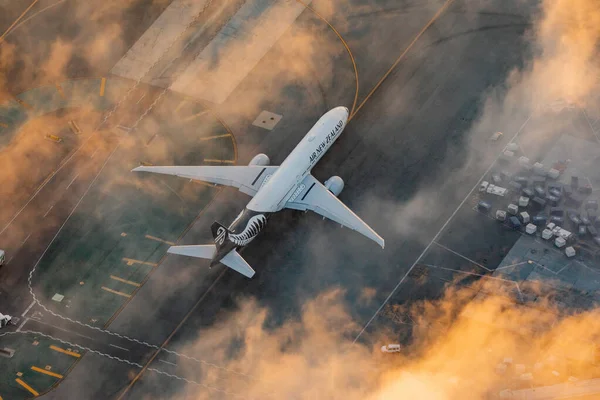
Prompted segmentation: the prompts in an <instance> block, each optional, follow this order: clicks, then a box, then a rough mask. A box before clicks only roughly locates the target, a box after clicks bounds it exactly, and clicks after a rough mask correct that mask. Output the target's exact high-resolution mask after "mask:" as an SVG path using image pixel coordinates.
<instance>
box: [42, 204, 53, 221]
mask: <svg viewBox="0 0 600 400" xmlns="http://www.w3.org/2000/svg"><path fill="white" fill-rule="evenodd" d="M52 207H54V205H51V206H50V208H49V209H48V211H46V214H44V216H43V218H46V215H48V213H49V212H50V210H52Z"/></svg>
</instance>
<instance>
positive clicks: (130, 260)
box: [123, 258, 157, 267]
mask: <svg viewBox="0 0 600 400" xmlns="http://www.w3.org/2000/svg"><path fill="white" fill-rule="evenodd" d="M123 261H125V262H126V263H127V265H133V264H144V265H150V266H152V267H156V265H157V264H155V263H151V262H147V261H140V260H134V259H133V258H123Z"/></svg>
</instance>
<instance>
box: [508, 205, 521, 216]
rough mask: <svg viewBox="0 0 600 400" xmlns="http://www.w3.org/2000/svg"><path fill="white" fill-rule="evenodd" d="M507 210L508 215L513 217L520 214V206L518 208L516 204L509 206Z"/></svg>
mask: <svg viewBox="0 0 600 400" xmlns="http://www.w3.org/2000/svg"><path fill="white" fill-rule="evenodd" d="M507 209H508V213H509V214H512V215H517V213H518V212H519V206H517V205H516V204H509V205H508V207H507Z"/></svg>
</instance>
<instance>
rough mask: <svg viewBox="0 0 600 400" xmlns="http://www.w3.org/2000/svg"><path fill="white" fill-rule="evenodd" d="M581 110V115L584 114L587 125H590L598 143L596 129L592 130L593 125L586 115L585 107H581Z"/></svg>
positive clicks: (599, 140)
mask: <svg viewBox="0 0 600 400" xmlns="http://www.w3.org/2000/svg"><path fill="white" fill-rule="evenodd" d="M581 111H582V112H583V115H584V116H585V120H586V121H587V123H588V125H589V126H590V129H591V130H592V133H593V134H594V136H595V137H596V140H597V141H598V143H600V138H599V137H598V135H597V134H596V131H595V130H594V127H593V126H592V123H591V122H590V119H589V118H588V115H587V112H586V111H585V108H582V109H581Z"/></svg>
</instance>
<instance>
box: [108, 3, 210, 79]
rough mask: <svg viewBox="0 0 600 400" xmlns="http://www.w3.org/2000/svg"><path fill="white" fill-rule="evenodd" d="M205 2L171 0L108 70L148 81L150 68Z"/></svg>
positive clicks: (202, 9)
mask: <svg viewBox="0 0 600 400" xmlns="http://www.w3.org/2000/svg"><path fill="white" fill-rule="evenodd" d="M206 4H207V0H197V1H187V0H175V1H173V2H172V3H171V4H170V5H169V6H168V7H167V8H166V9H165V11H164V12H163V13H162V14H161V15H160V16H159V17H158V18H157V19H156V21H155V22H154V23H153V24H152V26H150V28H149V29H148V30H147V31H146V32H144V34H143V35H142V37H140V39H139V40H138V41H137V42H136V43H135V44H134V45H133V46H132V47H131V48H130V49H129V51H128V52H127V53H126V54H125V56H124V57H123V58H122V59H121V60H119V62H117V64H116V65H115V66H114V67H113V69H112V70H111V71H110V72H111V73H112V74H115V75H120V76H122V77H125V78H130V79H134V80H136V81H139V80H143V81H144V82H148V80H150V79H151V77H149V76H146V75H147V72H148V70H149V69H150V67H152V66H154V65H155V64H156V63H157V62H158V61H159V60H160V59H161V57H163V56H164V55H165V54H166V53H167V52H168V50H169V49H170V48H171V46H172V45H173V44H174V43H175V42H176V41H177V40H178V39H179V38H180V37H181V35H182V34H183V33H184V32H185V30H186V29H188V27H189V25H190V24H191V23H192V22H193V21H194V19H195V18H196V17H197V15H198V14H199V13H201V12H202V11H204V9H205V7H206ZM149 78H150V79H149Z"/></svg>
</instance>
